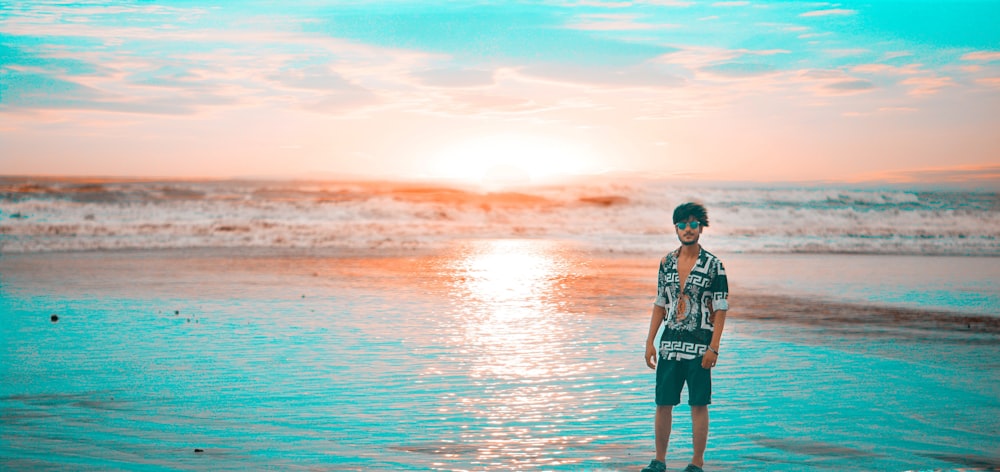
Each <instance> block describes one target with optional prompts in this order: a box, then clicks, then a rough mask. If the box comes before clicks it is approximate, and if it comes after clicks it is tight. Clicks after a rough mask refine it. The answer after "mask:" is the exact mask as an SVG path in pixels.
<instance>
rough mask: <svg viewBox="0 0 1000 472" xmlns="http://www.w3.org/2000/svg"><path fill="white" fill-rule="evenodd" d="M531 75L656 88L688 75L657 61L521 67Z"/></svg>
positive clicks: (674, 84) (610, 85) (676, 83)
mask: <svg viewBox="0 0 1000 472" xmlns="http://www.w3.org/2000/svg"><path fill="white" fill-rule="evenodd" d="M519 71H520V72H521V73H522V74H524V75H527V76H532V77H536V78H540V79H547V80H554V81H558V82H563V83H568V84H576V85H581V86H584V85H586V86H601V87H605V88H631V87H655V88H663V87H667V88H672V87H677V86H680V85H683V84H684V83H685V79H684V77H682V76H680V75H678V74H677V73H675V72H676V71H673V70H671V69H670V68H667V67H663V66H662V65H660V64H657V63H656V62H646V63H642V64H638V65H634V66H628V67H619V68H610V67H588V66H580V65H575V64H534V65H530V66H525V67H521V68H519Z"/></svg>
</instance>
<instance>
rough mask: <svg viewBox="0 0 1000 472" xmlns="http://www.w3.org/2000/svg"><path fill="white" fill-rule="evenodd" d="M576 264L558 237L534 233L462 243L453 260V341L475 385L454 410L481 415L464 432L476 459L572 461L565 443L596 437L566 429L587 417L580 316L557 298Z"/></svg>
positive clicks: (516, 464)
mask: <svg viewBox="0 0 1000 472" xmlns="http://www.w3.org/2000/svg"><path fill="white" fill-rule="evenodd" d="M581 263H582V261H580V260H579V258H578V256H576V255H575V254H574V253H573V252H572V251H569V250H568V249H567V248H566V247H565V246H561V245H559V244H558V243H556V242H552V241H534V240H492V241H476V242H470V243H469V244H468V245H467V246H466V247H465V248H464V249H463V250H462V251H461V257H458V258H456V259H455V261H454V265H453V267H452V268H453V270H454V272H453V278H452V280H453V287H452V291H451V296H452V297H453V298H455V299H457V300H459V302H458V306H459V307H460V308H459V310H458V311H457V312H456V313H455V315H456V320H455V322H456V328H457V329H456V334H455V338H454V339H453V341H454V342H455V343H456V344H457V346H456V347H457V350H458V351H459V352H461V355H463V356H467V362H468V363H467V364H466V368H467V369H468V375H469V376H471V377H472V379H473V381H474V382H475V384H476V387H477V389H478V390H479V392H478V393H477V394H475V395H471V396H469V397H466V398H462V399H460V400H458V401H459V404H460V406H459V409H461V410H463V411H464V414H465V415H469V416H473V417H478V418H480V421H482V427H480V428H473V429H469V430H466V431H465V433H464V434H463V435H462V439H463V442H466V443H471V444H476V445H477V446H478V447H477V454H476V460H477V462H478V464H479V465H481V466H485V467H488V468H489V467H503V468H513V469H516V468H520V467H522V466H527V465H528V464H533V465H534V466H536V467H537V466H554V465H559V464H568V463H573V462H578V461H579V460H580V459H579V458H578V457H576V454H572V453H569V450H571V449H578V448H580V447H585V446H586V445H587V444H588V443H590V442H591V441H593V440H594V439H595V438H596V436H588V435H580V434H567V433H568V431H567V430H568V429H571V428H572V429H575V428H578V427H580V426H582V423H586V422H587V421H589V420H590V419H592V418H589V417H587V415H584V416H581V415H580V413H581V408H580V404H581V403H586V402H587V398H586V397H588V396H589V395H587V394H585V393H582V392H583V391H582V390H581V388H586V387H587V384H588V382H589V380H588V378H587V375H588V371H589V369H591V368H593V367H594V363H593V362H588V361H587V360H585V359H581V358H580V356H579V355H578V352H579V347H580V344H581V343H580V342H579V341H580V340H579V339H577V337H574V335H573V333H574V329H578V328H579V326H576V325H577V324H578V323H579V319H578V318H576V317H573V316H572V315H571V314H570V313H568V312H567V311H566V309H565V308H566V306H567V305H566V304H565V303H564V300H565V299H566V298H567V297H569V296H570V294H569V293H566V292H567V291H568V287H569V285H570V284H569V283H568V281H569V279H571V278H573V277H574V273H576V272H577V271H578V269H579V268H580V266H581ZM574 351H575V352H574Z"/></svg>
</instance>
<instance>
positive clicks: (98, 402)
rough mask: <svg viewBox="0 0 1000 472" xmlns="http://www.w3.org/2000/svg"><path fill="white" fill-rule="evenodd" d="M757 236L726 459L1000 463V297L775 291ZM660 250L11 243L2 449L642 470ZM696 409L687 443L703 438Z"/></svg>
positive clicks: (740, 314) (722, 440)
mask: <svg viewBox="0 0 1000 472" xmlns="http://www.w3.org/2000/svg"><path fill="white" fill-rule="evenodd" d="M747 260H752V262H754V264H745V263H741V262H740V260H739V257H734V258H733V262H734V264H733V267H734V268H735V272H737V273H739V274H740V276H741V277H740V279H738V280H734V281H733V289H734V294H733V297H732V305H733V307H734V309H733V310H732V317H731V319H730V320H731V321H730V322H729V323H727V332H726V334H725V337H724V349H723V357H722V360H721V361H720V366H719V368H718V369H717V371H716V373H715V374H714V375H715V378H716V386H717V401H716V402H715V405H713V427H712V435H711V438H710V451H709V463H710V466H711V469H712V470H778V471H781V470H788V471H795V470H804V469H809V470H849V469H851V468H853V467H856V466H858V464H867V465H868V466H870V467H873V468H875V469H877V470H927V469H942V470H949V469H955V468H978V469H980V470H988V469H990V468H996V467H1000V458H998V457H997V456H996V453H995V439H994V438H995V437H996V436H997V435H998V434H1000V422H998V421H997V420H996V418H997V417H1000V390H998V387H997V386H998V385H1000V365H998V364H997V363H998V359H1000V355H998V354H1000V335H998V333H997V331H996V323H995V322H994V320H993V319H992V318H989V317H986V316H985V315H981V314H969V313H966V314H962V313H956V312H944V311H933V310H917V309H913V308H909V307H898V306H897V307H894V306H884V305H883V306H880V305H874V304H870V303H868V304H866V303H858V302H857V301H856V300H848V301H835V300H830V297H828V296H822V297H821V296H814V295H807V294H803V293H802V292H790V293H781V292H780V291H777V292H776V290H775V289H774V286H776V285H779V286H780V284H778V283H776V282H774V281H773V280H772V281H768V280H763V279H764V278H763V277H754V276H753V273H751V272H748V269H747V268H748V267H751V268H755V269H756V270H758V271H759V272H757V273H758V274H762V273H766V272H767V270H769V269H768V267H766V266H763V265H761V264H760V263H759V262H758V261H756V259H755V258H753V257H751V258H749V259H747ZM834 260H835V259H834V256H831V261H828V262H832V261H834ZM656 262H657V259H656V257H648V256H635V257H633V256H620V255H615V256H610V257H599V256H596V255H594V254H589V253H584V252H580V251H577V250H576V249H574V248H573V247H572V246H567V245H565V244H560V243H552V242H546V241H530V240H528V241H497V242H490V241H481V242H470V243H468V244H466V245H461V246H458V247H455V248H454V249H453V250H451V251H449V252H444V253H417V252H406V251H401V252H396V253H392V254H389V253H385V252H379V251H374V252H372V253H368V254H351V253H347V254H345V253H321V252H310V251H298V252H294V251H293V252H288V251H269V250H262V251H245V250H241V251H220V250H189V251H136V252H120V253H63V254H36V255H4V256H2V257H0V313H2V316H3V317H4V319H3V320H2V323H3V327H4V328H3V330H2V333H0V337H2V339H0V345H2V347H0V356H2V358H3V361H4V362H3V363H2V364H3V367H0V380H2V382H0V417H2V418H3V424H4V425H5V428H4V442H3V443H2V444H0V458H2V459H0V460H2V461H3V462H2V463H3V465H4V466H5V467H6V468H11V469H13V470H18V469H35V468H39V467H41V468H74V469H79V470H102V469H108V468H111V469H115V468H117V469H128V468H135V467H152V468H168V469H191V468H211V469H255V468H257V469H259V468H281V469H284V470H310V469H317V468H319V469H332V470H371V469H373V468H399V467H406V468H408V469H413V470H538V469H541V470H638V468H640V467H641V466H642V465H644V464H645V463H648V459H649V454H650V451H651V414H652V407H651V401H652V400H651V392H652V382H651V381H652V377H651V373H650V371H649V370H648V369H646V368H645V366H644V365H643V363H642V360H641V355H642V340H643V339H644V338H645V327H646V325H647V323H648V316H649V303H650V302H651V293H650V291H651V287H650V284H651V281H652V280H653V275H655V267H656ZM788 266H789V263H788V261H787V260H785V261H782V267H783V268H785V269H787V267H788ZM651 271H652V273H651ZM772 282H774V283H772ZM811 282H812V281H809V280H803V286H809V284H810V283H811ZM765 288H766V289H767V290H765ZM52 314H58V315H59V321H58V322H57V323H53V322H51V321H50V315H52ZM683 408H684V407H683V406H682V407H681V409H683ZM685 420H686V419H685V414H684V413H680V414H678V415H677V421H678V423H677V427H678V433H677V434H676V438H675V439H674V440H673V441H672V444H671V451H672V452H671V455H670V456H669V457H668V462H669V465H670V466H671V468H677V469H680V468H683V466H684V464H685V463H686V457H685V455H686V454H689V453H690V445H689V441H688V435H689V434H690V432H689V429H687V426H685V424H686V421H685ZM195 449H201V450H202V451H203V452H201V453H195V452H194V450H195Z"/></svg>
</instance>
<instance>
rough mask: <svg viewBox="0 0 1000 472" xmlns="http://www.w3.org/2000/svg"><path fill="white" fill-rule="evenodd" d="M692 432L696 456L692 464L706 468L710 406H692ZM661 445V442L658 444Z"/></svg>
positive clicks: (692, 458)
mask: <svg viewBox="0 0 1000 472" xmlns="http://www.w3.org/2000/svg"><path fill="white" fill-rule="evenodd" d="M691 430H692V445H693V446H694V456H692V457H691V463H692V464H694V465H696V466H698V467H704V466H705V445H706V444H707V443H708V405H697V406H696V405H691ZM657 445H659V442H657Z"/></svg>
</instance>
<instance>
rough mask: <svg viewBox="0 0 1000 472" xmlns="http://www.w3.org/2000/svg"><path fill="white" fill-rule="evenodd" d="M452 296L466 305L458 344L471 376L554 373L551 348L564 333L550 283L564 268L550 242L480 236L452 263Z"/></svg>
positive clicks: (525, 375) (556, 364)
mask: <svg viewBox="0 0 1000 472" xmlns="http://www.w3.org/2000/svg"><path fill="white" fill-rule="evenodd" d="M455 269H456V278H455V279H456V281H457V283H456V286H455V290H454V292H453V296H455V297H456V298H458V299H460V300H462V302H461V305H462V306H464V308H465V309H466V310H467V311H466V313H464V317H463V318H462V322H463V326H462V328H463V334H462V335H463V343H464V344H465V345H466V346H467V347H469V348H470V349H473V350H475V351H476V355H477V356H476V358H475V359H474V364H473V369H474V375H478V376H491V377H496V378H502V379H508V380H509V379H520V378H529V379H530V378H542V377H547V376H551V375H554V374H558V372H556V370H557V368H558V365H559V363H558V359H556V358H555V357H553V356H555V355H556V354H557V352H554V349H555V348H556V347H557V346H558V345H559V343H560V341H562V340H564V337H565V336H566V332H567V329H566V326H564V324H563V323H562V321H564V320H563V319H562V318H565V317H564V316H563V314H562V313H560V312H559V311H558V307H559V304H558V302H557V300H558V298H559V297H560V296H561V295H562V294H559V293H556V290H555V287H554V285H555V284H556V283H557V281H558V280H559V279H560V278H561V277H563V276H564V272H565V271H566V270H567V269H568V267H567V261H565V260H564V259H563V258H562V257H560V255H559V254H558V250H557V248H556V247H555V246H554V243H552V242H550V241H532V240H490V241H479V242H477V243H475V245H473V246H472V247H470V248H469V250H468V252H467V255H466V256H465V257H464V258H463V259H460V260H459V261H457V262H456V267H455Z"/></svg>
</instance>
